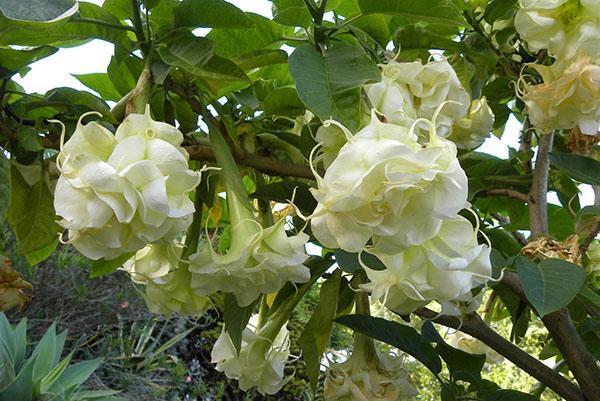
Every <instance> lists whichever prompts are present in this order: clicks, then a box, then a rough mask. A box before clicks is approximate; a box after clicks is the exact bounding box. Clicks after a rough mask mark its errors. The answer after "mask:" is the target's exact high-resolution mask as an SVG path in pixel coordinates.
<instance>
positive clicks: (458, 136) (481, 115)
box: [448, 97, 494, 149]
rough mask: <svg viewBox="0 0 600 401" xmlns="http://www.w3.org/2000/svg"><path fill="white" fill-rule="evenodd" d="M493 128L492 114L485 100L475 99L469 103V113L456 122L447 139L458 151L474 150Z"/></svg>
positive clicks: (483, 98)
mask: <svg viewBox="0 0 600 401" xmlns="http://www.w3.org/2000/svg"><path fill="white" fill-rule="evenodd" d="M493 126H494V113H493V112H492V109H490V106H489V105H488V103H487V99H486V98H485V97H482V98H481V99H475V100H473V101H472V102H471V107H470V108H469V113H468V114H467V115H466V116H465V117H463V118H461V119H459V120H457V121H456V123H455V124H454V126H453V127H452V133H451V134H450V136H449V137H448V139H450V140H451V141H452V142H454V143H455V144H456V147H458V148H460V149H474V148H477V147H479V146H481V144H482V143H483V141H484V140H485V138H487V137H489V135H490V132H491V131H492V128H493Z"/></svg>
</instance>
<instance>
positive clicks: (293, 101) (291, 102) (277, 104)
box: [263, 88, 306, 116]
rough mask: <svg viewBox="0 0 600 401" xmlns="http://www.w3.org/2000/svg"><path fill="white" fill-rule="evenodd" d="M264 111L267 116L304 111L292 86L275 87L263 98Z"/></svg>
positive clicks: (289, 114)
mask: <svg viewBox="0 0 600 401" xmlns="http://www.w3.org/2000/svg"><path fill="white" fill-rule="evenodd" d="M263 108H264V111H265V114H267V115H269V116H281V115H286V116H298V115H300V114H303V113H304V112H305V111H306V107H305V106H304V103H302V100H300V98H299V97H298V92H296V89H294V88H277V89H275V90H274V91H272V92H271V93H269V94H268V95H267V97H266V98H265V100H264V106H263Z"/></svg>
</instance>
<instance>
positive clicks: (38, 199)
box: [7, 168, 60, 259]
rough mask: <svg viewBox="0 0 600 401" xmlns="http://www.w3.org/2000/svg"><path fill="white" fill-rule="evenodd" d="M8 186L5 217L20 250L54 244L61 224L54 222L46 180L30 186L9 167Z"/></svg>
mask: <svg viewBox="0 0 600 401" xmlns="http://www.w3.org/2000/svg"><path fill="white" fill-rule="evenodd" d="M10 185H11V191H10V202H9V206H8V214H7V216H8V222H9V223H10V225H11V227H12V229H13V231H14V232H15V234H16V236H17V240H18V241H19V250H20V251H21V253H23V254H24V255H27V254H31V253H35V252H36V251H40V250H44V248H46V247H47V246H49V244H56V240H57V238H58V233H59V231H60V227H59V226H58V224H56V222H55V219H56V215H55V214H54V206H53V202H54V198H53V196H52V194H51V193H50V190H49V189H48V186H47V185H46V182H45V180H43V179H42V180H39V181H38V182H37V183H35V184H34V185H33V186H32V187H29V186H28V185H27V183H26V182H25V180H24V179H23V176H21V174H20V173H19V172H18V171H17V169H15V168H11V174H10ZM46 254H47V252H46ZM46 256H47V255H46ZM34 259H39V257H35V258H34Z"/></svg>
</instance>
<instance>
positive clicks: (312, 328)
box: [298, 270, 342, 389]
mask: <svg viewBox="0 0 600 401" xmlns="http://www.w3.org/2000/svg"><path fill="white" fill-rule="evenodd" d="M341 273H342V272H341V271H340V270H336V271H335V273H334V274H333V275H332V276H331V277H330V278H329V279H328V280H327V281H325V282H324V283H323V285H322V286H321V293H320V300H319V305H318V306H317V309H316V310H315V312H314V313H313V315H312V316H311V317H310V320H309V321H308V323H307V324H306V326H304V330H303V331H302V334H301V335H300V339H299V340H298V342H299V344H300V348H302V357H303V358H304V361H305V363H306V368H307V374H308V378H309V380H310V384H311V386H312V388H313V389H316V388H317V384H318V381H319V373H320V366H321V358H322V356H323V352H325V348H326V347H327V345H328V344H329V339H330V338H331V330H332V328H333V319H334V318H335V315H336V311H337V305H338V294H339V288H340V279H341V277H342V275H341Z"/></svg>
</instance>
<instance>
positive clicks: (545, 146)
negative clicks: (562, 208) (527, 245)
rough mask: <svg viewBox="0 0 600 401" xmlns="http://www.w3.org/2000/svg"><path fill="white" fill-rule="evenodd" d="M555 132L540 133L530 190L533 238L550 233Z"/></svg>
mask: <svg viewBox="0 0 600 401" xmlns="http://www.w3.org/2000/svg"><path fill="white" fill-rule="evenodd" d="M553 140H554V132H549V133H547V134H540V139H539V144H538V152H537V157H536V160H535V171H534V173H533V179H532V182H531V191H530V192H529V221H530V224H531V227H530V228H531V238H532V239H536V238H538V237H541V236H544V235H548V199H547V197H548V173H549V171H550V150H552V142H553Z"/></svg>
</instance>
